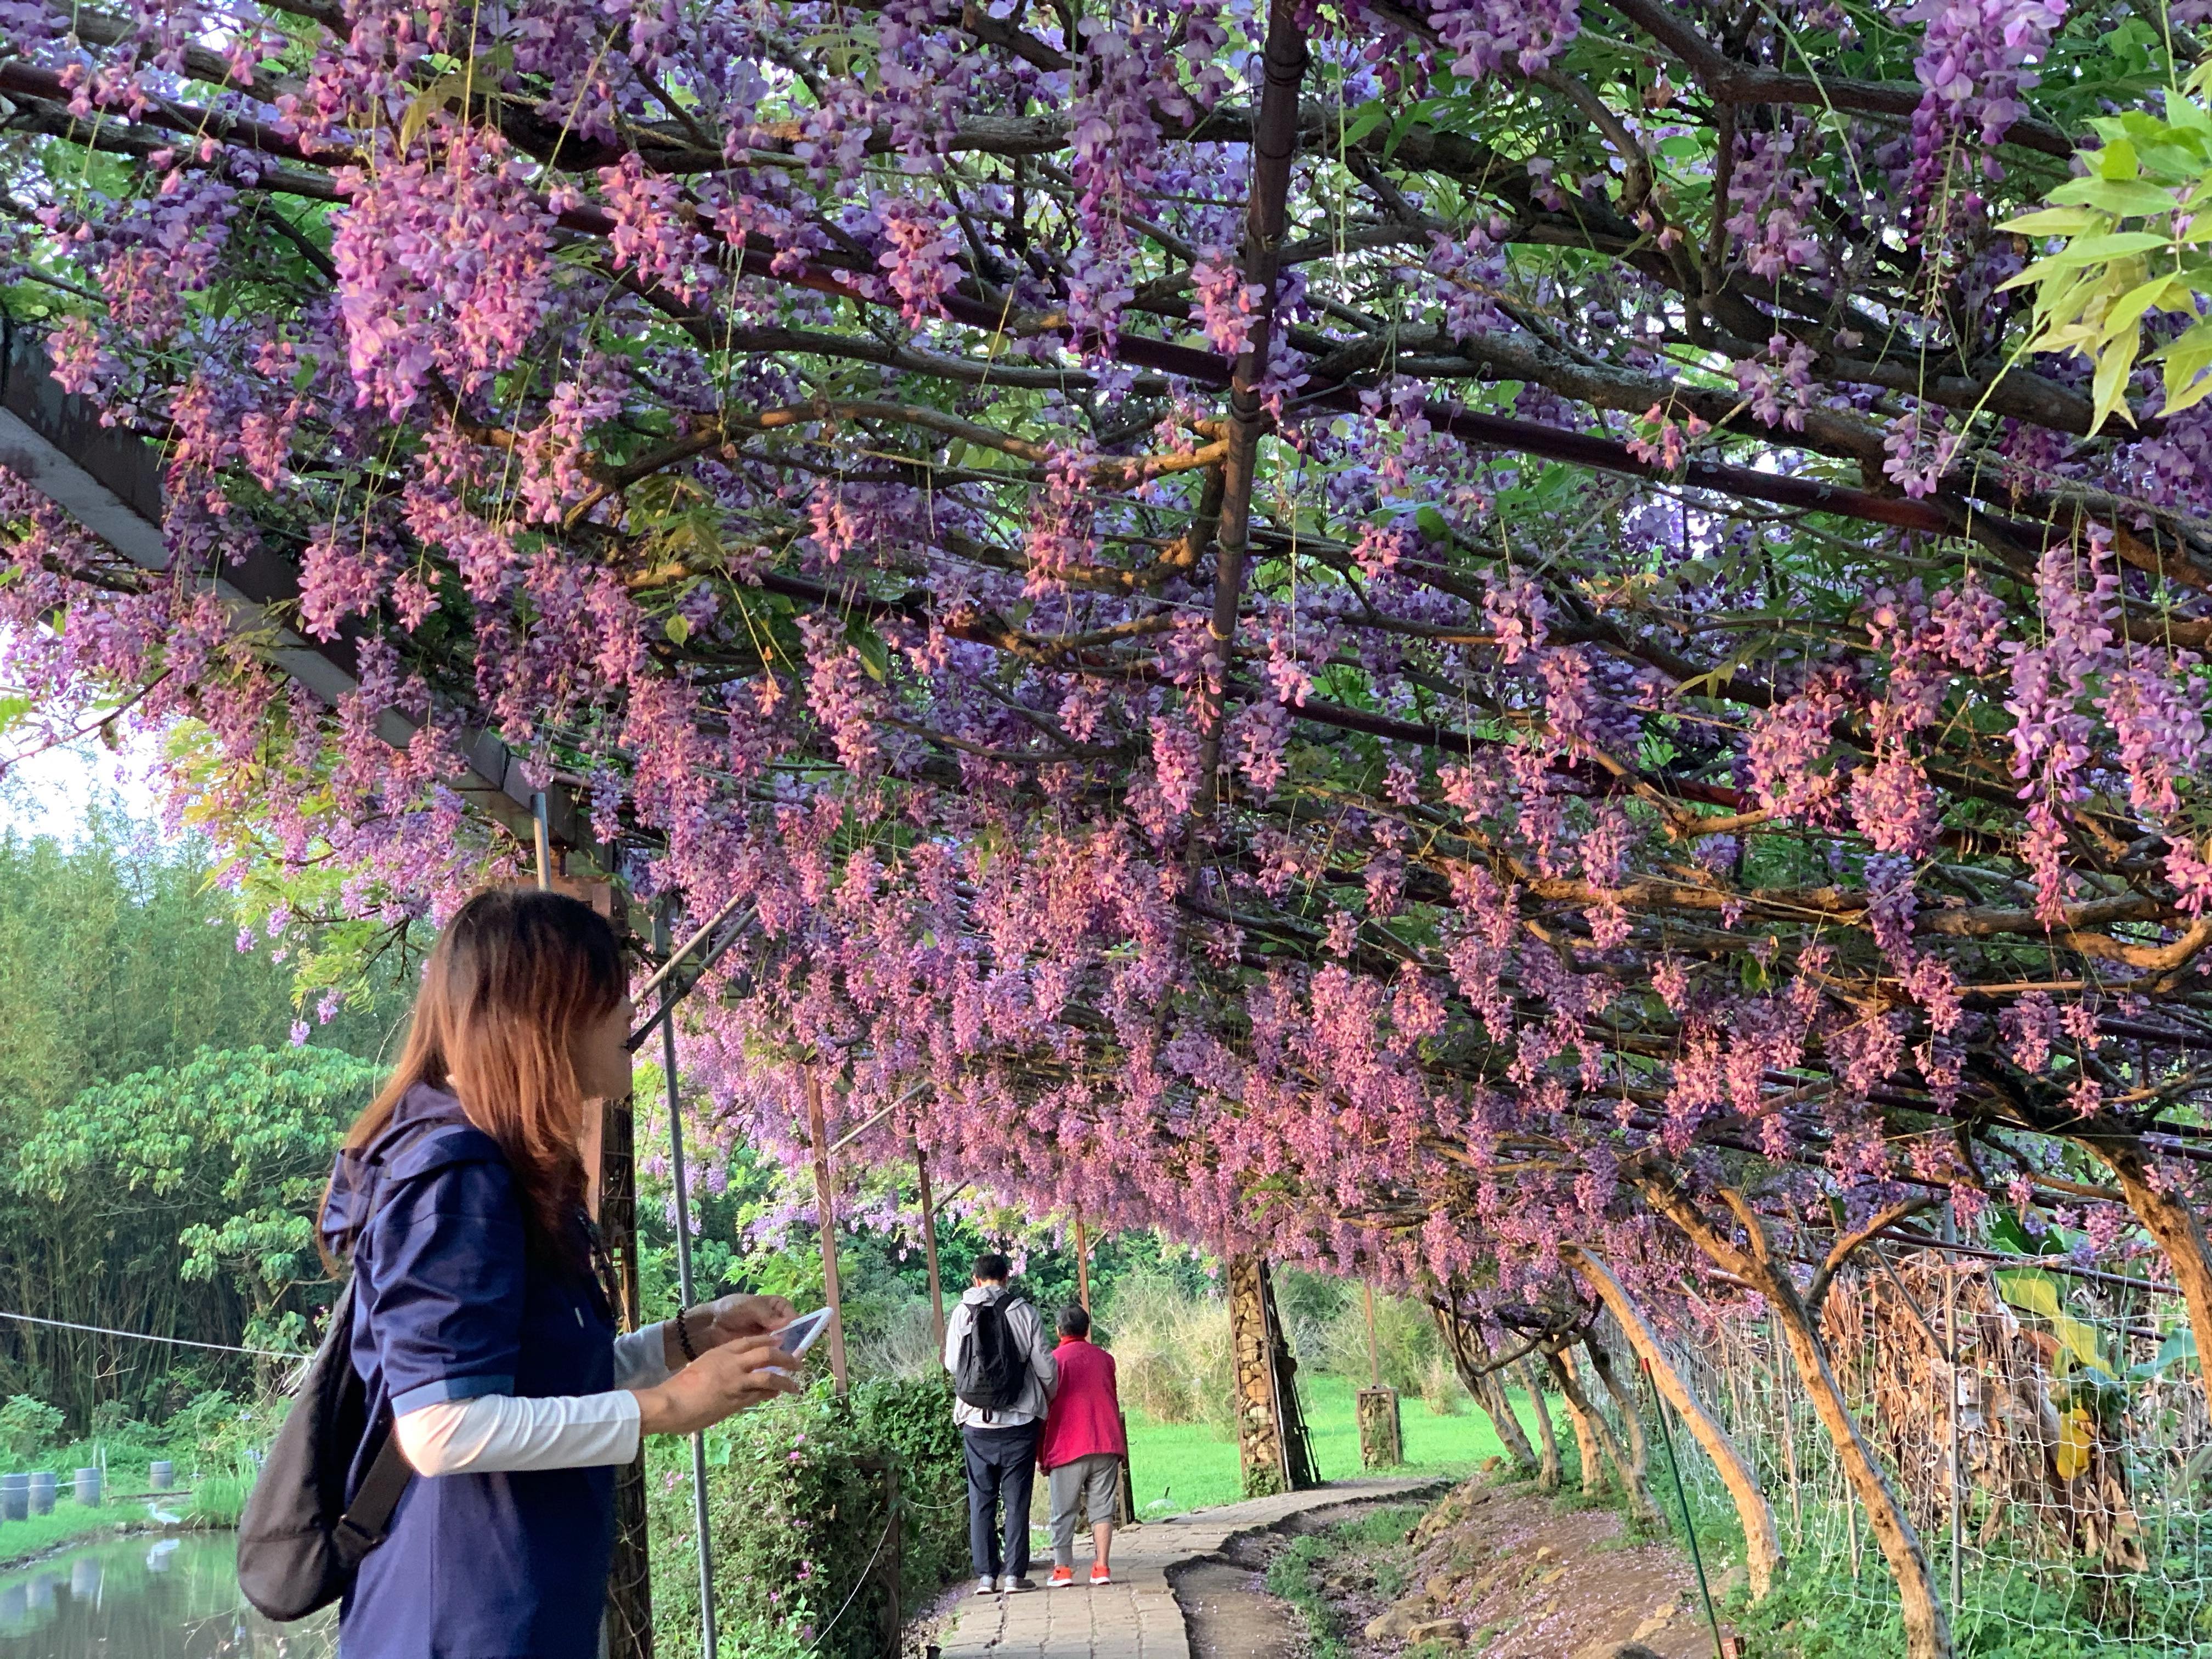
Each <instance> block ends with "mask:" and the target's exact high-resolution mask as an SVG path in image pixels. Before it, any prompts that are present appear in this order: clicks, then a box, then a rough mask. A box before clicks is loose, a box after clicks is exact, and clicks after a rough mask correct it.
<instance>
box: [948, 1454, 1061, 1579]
mask: <svg viewBox="0 0 2212 1659" xmlns="http://www.w3.org/2000/svg"><path fill="white" fill-rule="evenodd" d="M1043 1433H1044V1425H1043V1424H1042V1423H1023V1424H1019V1425H1016V1426H1014V1427H1012V1428H1007V1429H963V1430H962V1431H960V1438H961V1442H962V1444H963V1449H964V1451H965V1452H966V1454H967V1460H968V1555H969V1559H970V1560H971V1561H972V1562H973V1563H974V1564H975V1577H978V1578H996V1577H1000V1575H1001V1574H1002V1573H1003V1574H1004V1575H1005V1576H1006V1577H1012V1578H1020V1577H1025V1576H1027V1574H1028V1572H1029V1570H1030V1487H1031V1486H1035V1485H1036V1456H1037V1442H1038V1440H1039V1438H1040V1437H1042V1435H1043ZM1001 1499H1003V1500H1004V1501H1005V1503H1006V1530H1005V1533H1004V1540H1005V1553H1004V1554H1003V1555H1002V1554H1001V1553H1000V1537H1001V1534H1000V1524H999V1504H1000V1500H1001Z"/></svg>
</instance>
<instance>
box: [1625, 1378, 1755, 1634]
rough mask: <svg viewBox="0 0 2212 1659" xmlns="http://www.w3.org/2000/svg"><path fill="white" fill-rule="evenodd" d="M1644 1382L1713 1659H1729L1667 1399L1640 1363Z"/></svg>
mask: <svg viewBox="0 0 2212 1659" xmlns="http://www.w3.org/2000/svg"><path fill="white" fill-rule="evenodd" d="M1644 1381H1645V1382H1646V1383H1650V1385H1651V1399H1652V1403H1653V1404H1654V1405H1655V1406H1656V1407H1658V1413H1659V1436H1660V1438H1661V1439H1662V1440H1664V1441H1665V1442H1666V1443H1667V1467H1668V1468H1669V1469H1672V1470H1673V1471H1674V1501H1675V1502H1676V1503H1677V1504H1680V1505H1681V1506H1682V1536H1683V1538H1684V1539H1686V1541H1688V1543H1689V1546H1690V1565H1692V1566H1693V1567H1695V1568H1696V1569H1697V1570H1698V1594H1699V1596H1701V1597H1702V1598H1703V1599H1704V1601H1705V1622H1706V1624H1708V1625H1710V1626H1711V1627H1712V1632H1713V1655H1714V1659H1733V1656H1732V1655H1731V1652H1730V1650H1729V1644H1728V1643H1727V1642H1725V1641H1724V1640H1723V1639H1722V1637H1721V1616H1720V1614H1719V1613H1716V1612H1715V1611H1714V1610H1713V1592H1712V1587H1711V1585H1710V1584H1708V1583H1706V1582H1705V1555H1704V1553H1703V1552H1702V1551H1700V1550H1699V1548H1698V1528H1697V1523H1696V1522H1693V1521H1692V1520H1691V1519H1690V1493H1689V1491H1688V1489H1687V1488H1686V1487H1685V1486H1683V1485H1682V1461H1681V1459H1680V1458H1679V1457H1677V1456H1676V1455H1674V1430H1672V1429H1670V1428H1668V1426H1667V1400H1666V1396H1665V1395H1662V1394H1661V1393H1660V1392H1659V1384H1658V1382H1657V1380H1656V1379H1655V1378H1654V1377H1653V1376H1652V1375H1651V1362H1650V1360H1648V1359H1647V1360H1645V1361H1644Z"/></svg>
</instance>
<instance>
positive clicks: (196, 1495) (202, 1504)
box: [185, 1471, 253, 1527]
mask: <svg viewBox="0 0 2212 1659" xmlns="http://www.w3.org/2000/svg"><path fill="white" fill-rule="evenodd" d="M252 1490H253V1477H252V1474H247V1473H245V1472H243V1471H241V1472H240V1473H239V1474H204V1475H202V1476H201V1477H200V1478H199V1479H198V1480H196V1481H194V1482H193V1483H192V1503H191V1509H189V1510H186V1511H185V1520H187V1521H189V1522H191V1524H192V1525H194V1526H196V1527H234V1526H236V1525H237V1524H238V1522H239V1517H240V1516H243V1515H244V1514H245V1513H246V1494H247V1493H248V1492H252Z"/></svg>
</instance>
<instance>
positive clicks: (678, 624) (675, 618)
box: [660, 612, 691, 645]
mask: <svg viewBox="0 0 2212 1659" xmlns="http://www.w3.org/2000/svg"><path fill="white" fill-rule="evenodd" d="M660 631H661V632H662V633H664V634H665V635H668V642H669V644H671V645H682V644H683V643H684V641H686V640H688V639H690V637H691V624H690V623H688V622H686V621H685V620H684V617H683V616H682V614H681V613H680V612H677V613H671V615H670V617H669V618H668V620H667V621H666V622H665V623H661V624H660Z"/></svg>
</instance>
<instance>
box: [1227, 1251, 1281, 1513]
mask: <svg viewBox="0 0 2212 1659" xmlns="http://www.w3.org/2000/svg"><path fill="white" fill-rule="evenodd" d="M1227 1267H1228V1271H1227V1274H1226V1277H1227V1279H1228V1281H1229V1341H1230V1346H1231V1349H1232V1350H1233V1352H1234V1353H1235V1356H1236V1367H1237V1370H1236V1387H1237V1461H1238V1462H1239V1464H1240V1466H1241V1467H1242V1468H1243V1476H1244V1496H1245V1497H1247V1498H1271V1497H1273V1496H1274V1495H1275V1494H1276V1493H1278V1492H1286V1491H1288V1490H1289V1489H1290V1476H1289V1474H1287V1473H1286V1472H1285V1468H1284V1467H1283V1431H1282V1419H1281V1417H1280V1415H1279V1413H1277V1411H1276V1409H1275V1368H1274V1366H1273V1364H1272V1363H1271V1362H1272V1356H1271V1354H1270V1353H1269V1351H1268V1350H1269V1346H1270V1345H1269V1343H1268V1341H1267V1303H1266V1297H1267V1279H1266V1278H1265V1276H1264V1273H1265V1269H1264V1267H1263V1264H1262V1263H1261V1260H1260V1258H1259V1257H1258V1256H1256V1255H1240V1256H1235V1257H1232V1258H1231V1260H1230V1261H1229V1262H1228V1264H1227Z"/></svg>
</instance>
